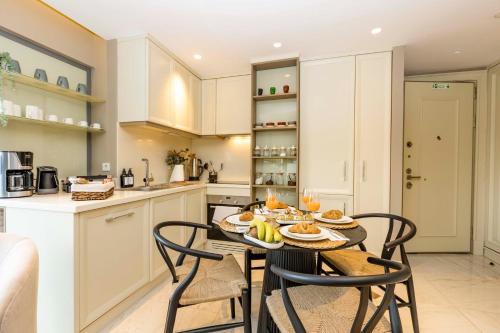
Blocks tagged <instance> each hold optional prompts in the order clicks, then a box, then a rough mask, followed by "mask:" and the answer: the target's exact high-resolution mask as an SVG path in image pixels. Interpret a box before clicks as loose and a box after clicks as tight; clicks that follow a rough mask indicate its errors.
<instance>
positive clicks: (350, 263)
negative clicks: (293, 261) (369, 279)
mask: <svg viewBox="0 0 500 333" xmlns="http://www.w3.org/2000/svg"><path fill="white" fill-rule="evenodd" d="M321 256H322V257H323V258H324V259H325V261H327V262H328V263H329V264H331V265H332V266H334V267H336V268H337V269H338V270H340V271H341V272H342V273H344V274H345V275H353V276H360V275H378V274H384V267H383V266H379V265H374V264H370V263H369V262H368V261H367V260H368V258H369V257H376V255H374V254H372V253H370V252H364V251H360V250H338V251H326V252H321Z"/></svg>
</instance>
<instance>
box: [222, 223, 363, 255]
mask: <svg viewBox="0 0 500 333" xmlns="http://www.w3.org/2000/svg"><path fill="white" fill-rule="evenodd" d="M215 226H217V225H215ZM217 228H218V229H219V230H220V232H222V234H223V235H224V236H226V237H227V238H228V240H229V241H233V242H238V243H243V244H246V245H249V246H253V247H261V248H263V247H262V246H259V245H258V244H256V243H254V242H252V241H249V240H247V239H245V238H244V237H243V234H237V233H234V232H229V231H225V230H222V229H221V228H219V227H218V226H217ZM336 231H338V232H340V233H342V234H343V235H344V236H346V237H347V238H349V241H348V242H347V243H345V244H344V245H342V246H338V247H335V248H331V249H308V248H303V247H298V246H293V245H288V244H285V245H283V246H282V247H280V248H279V249H276V250H303V251H313V252H322V251H331V250H341V249H345V248H349V247H353V246H355V245H357V244H359V243H361V242H362V241H364V240H365V239H366V230H365V228H363V227H362V226H360V225H359V226H357V227H356V228H353V229H346V230H336ZM267 250H268V251H273V250H272V249H267Z"/></svg>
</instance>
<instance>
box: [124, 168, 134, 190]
mask: <svg viewBox="0 0 500 333" xmlns="http://www.w3.org/2000/svg"><path fill="white" fill-rule="evenodd" d="M124 171H125V169H124ZM127 179H128V187H133V186H134V174H133V173H132V168H130V169H128V173H127Z"/></svg>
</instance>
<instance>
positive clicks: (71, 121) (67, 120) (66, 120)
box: [63, 118, 74, 125]
mask: <svg viewBox="0 0 500 333" xmlns="http://www.w3.org/2000/svg"><path fill="white" fill-rule="evenodd" d="M63 122H64V123H65V124H67V125H73V124H74V121H73V118H64V119H63Z"/></svg>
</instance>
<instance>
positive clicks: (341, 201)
mask: <svg viewBox="0 0 500 333" xmlns="http://www.w3.org/2000/svg"><path fill="white" fill-rule="evenodd" d="M302 195H303V193H300V208H301V209H303V210H307V208H306V207H305V204H304V202H303V201H302ZM318 195H319V203H320V211H322V212H324V211H327V210H330V209H338V210H340V211H342V212H343V213H344V214H345V215H352V214H353V206H352V205H353V199H352V195H339V194H330V193H321V192H319V193H318Z"/></svg>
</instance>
